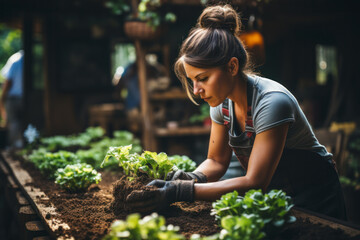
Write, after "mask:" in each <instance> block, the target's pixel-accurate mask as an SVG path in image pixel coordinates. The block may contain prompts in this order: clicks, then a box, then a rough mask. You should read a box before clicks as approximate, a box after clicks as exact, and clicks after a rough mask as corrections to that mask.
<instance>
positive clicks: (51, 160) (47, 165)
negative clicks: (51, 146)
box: [28, 148, 80, 179]
mask: <svg viewBox="0 0 360 240" xmlns="http://www.w3.org/2000/svg"><path fill="white" fill-rule="evenodd" d="M28 158H29V160H30V161H31V162H33V163H34V165H35V166H36V167H37V168H38V169H39V170H40V172H41V173H42V174H44V175H45V176H47V177H48V178H50V179H54V178H55V177H56V175H55V173H56V171H57V169H58V168H64V167H66V166H67V165H69V164H75V163H79V162H80V160H79V159H78V157H77V156H76V155H75V154H74V153H71V152H67V151H59V152H56V153H51V152H47V151H46V150H45V149H43V148H40V149H38V150H34V151H33V152H32V154H30V155H29V156H28Z"/></svg>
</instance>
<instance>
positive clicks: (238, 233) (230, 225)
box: [191, 214, 265, 240]
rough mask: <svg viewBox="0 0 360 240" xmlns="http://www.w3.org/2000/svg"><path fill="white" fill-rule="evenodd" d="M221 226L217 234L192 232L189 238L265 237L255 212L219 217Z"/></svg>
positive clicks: (246, 239) (235, 239) (251, 239)
mask: <svg viewBox="0 0 360 240" xmlns="http://www.w3.org/2000/svg"><path fill="white" fill-rule="evenodd" d="M221 227H222V230H221V231H220V233H218V234H214V235H212V236H208V237H200V236H199V235H197V234H194V235H192V236H191V240H223V239H224V240H238V239H241V240H259V239H263V238H264V237H265V233H264V232H263V231H262V229H263V227H264V223H263V222H262V220H261V219H260V218H259V217H258V216H257V215H255V214H243V215H241V216H231V215H228V216H225V217H223V218H221Z"/></svg>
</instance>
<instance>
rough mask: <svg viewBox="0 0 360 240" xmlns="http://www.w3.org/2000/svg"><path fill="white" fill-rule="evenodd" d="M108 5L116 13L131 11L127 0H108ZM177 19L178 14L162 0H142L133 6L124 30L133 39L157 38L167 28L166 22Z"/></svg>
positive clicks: (121, 13)
mask: <svg viewBox="0 0 360 240" xmlns="http://www.w3.org/2000/svg"><path fill="white" fill-rule="evenodd" d="M105 6H106V7H108V8H110V9H111V10H112V12H113V13H114V14H117V15H123V14H127V13H129V12H130V6H129V5H128V3H127V1H125V0H108V1H107V2H106V5H105ZM175 21H176V15H175V14H174V13H172V12H170V11H167V9H166V6H164V5H163V2H162V1H161V0H140V2H139V4H138V5H137V6H136V5H135V6H133V11H132V13H131V14H128V16H127V19H126V21H125V24H124V32H125V34H126V35H127V36H128V37H129V38H131V39H139V40H145V41H147V40H155V39H158V38H159V37H160V36H161V35H162V34H163V33H164V32H165V30H166V23H171V22H175Z"/></svg>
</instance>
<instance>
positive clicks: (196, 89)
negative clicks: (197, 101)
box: [193, 82, 204, 95]
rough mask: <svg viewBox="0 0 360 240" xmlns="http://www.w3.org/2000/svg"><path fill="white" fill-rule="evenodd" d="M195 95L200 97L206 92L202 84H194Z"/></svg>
mask: <svg viewBox="0 0 360 240" xmlns="http://www.w3.org/2000/svg"><path fill="white" fill-rule="evenodd" d="M193 90H194V94H195V95H199V94H200V93H202V92H203V91H204V89H202V88H201V84H199V83H197V82H194V89H193Z"/></svg>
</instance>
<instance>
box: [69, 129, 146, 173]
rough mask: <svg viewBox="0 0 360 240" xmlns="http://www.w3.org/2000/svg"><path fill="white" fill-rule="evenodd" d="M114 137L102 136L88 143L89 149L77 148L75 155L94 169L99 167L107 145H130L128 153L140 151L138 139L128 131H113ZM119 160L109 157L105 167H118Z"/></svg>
mask: <svg viewBox="0 0 360 240" xmlns="http://www.w3.org/2000/svg"><path fill="white" fill-rule="evenodd" d="M113 135H114V137H113V138H108V137H104V138H103V139H101V140H100V141H97V142H93V143H91V144H90V149H79V150H78V151H76V155H77V156H78V158H79V159H80V160H81V162H84V163H88V164H91V165H92V166H93V167H94V168H95V169H99V168H100V167H101V163H102V162H103V160H104V157H105V156H106V153H107V152H108V150H109V146H127V145H130V144H131V145H132V148H131V150H130V152H129V153H140V152H141V151H142V147H141V145H140V140H139V139H137V138H135V137H134V135H133V134H132V133H130V132H128V131H114V132H113ZM118 165H119V162H118V161H117V160H116V159H115V158H110V159H109V160H108V162H107V163H106V165H105V166H106V168H107V169H112V168H118Z"/></svg>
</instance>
